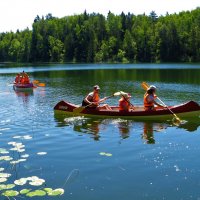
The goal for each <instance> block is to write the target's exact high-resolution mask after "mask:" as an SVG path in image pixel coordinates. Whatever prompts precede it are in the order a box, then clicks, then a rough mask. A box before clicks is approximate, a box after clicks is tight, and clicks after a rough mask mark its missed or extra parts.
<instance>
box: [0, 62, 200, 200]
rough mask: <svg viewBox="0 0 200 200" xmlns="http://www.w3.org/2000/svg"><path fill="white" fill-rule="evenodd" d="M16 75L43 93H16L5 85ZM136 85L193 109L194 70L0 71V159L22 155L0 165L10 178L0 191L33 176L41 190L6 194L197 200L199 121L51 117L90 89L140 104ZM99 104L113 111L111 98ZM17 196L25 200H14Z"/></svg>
mask: <svg viewBox="0 0 200 200" xmlns="http://www.w3.org/2000/svg"><path fill="white" fill-rule="evenodd" d="M22 70H25V71H26V72H28V73H29V75H30V78H31V79H32V80H39V81H40V82H41V83H45V84H46V87H38V88H36V89H34V91H33V93H31V94H30V93H29V94H25V93H16V92H15V91H14V90H13V88H12V85H11V83H12V82H13V80H14V76H15V74H16V73H18V72H21V71H22ZM142 81H146V82H148V83H149V84H154V85H156V86H157V87H158V95H159V97H160V98H161V99H162V100H163V101H164V102H165V103H166V104H167V105H174V104H179V103H183V102H186V101H188V100H194V101H197V102H198V103H200V98H199V97H200V65H153V64H151V65H148V64H146V65H119V64H118V65H103V64H102V65H98V66H97V65H52V66H48V65H46V66H43V65H40V66H26V67H23V68H22V67H16V66H12V65H9V66H4V65H2V66H0V102H1V103H0V109H1V116H0V141H1V143H0V152H1V153H0V157H1V156H10V157H12V158H13V160H18V159H19V158H22V157H23V156H24V155H28V156H29V157H28V158H26V159H27V160H26V161H22V162H20V163H18V164H14V165H13V164H10V161H3V160H0V169H1V168H4V170H3V172H4V173H10V174H11V176H10V177H9V178H8V180H7V181H6V182H2V183H0V184H8V183H13V182H14V181H15V180H17V179H20V178H24V177H30V176H37V177H39V178H41V179H44V180H45V184H44V185H42V186H31V185H29V184H28V183H27V184H25V185H22V186H15V187H14V188H13V190H17V191H20V190H21V189H25V188H26V189H33V190H36V189H42V188H43V187H50V188H53V189H56V188H64V190H65V193H64V195H62V196H55V197H49V196H45V197H34V199H36V200H41V199H60V200H66V199H73V200H102V199H115V200H121V199H123V200H130V199H137V200H143V199H144V200H147V199H149V200H152V199H155V200H160V199H166V200H168V199H170V200H173V199H174V200H177V199H183V200H186V199H195V200H197V199H198V200H199V199H200V189H199V188H200V162H199V157H200V145H199V141H200V128H199V125H200V120H199V118H198V119H195V120H192V121H189V122H187V123H186V124H183V125H180V126H179V127H177V126H174V125H173V124H172V123H171V122H163V123H156V122H155V123H148V122H134V121H132V120H124V119H90V118H83V117H59V116H54V112H53V107H54V106H55V104H56V103H57V102H59V101H60V100H62V99H64V100H68V101H71V102H73V103H76V104H80V103H81V101H82V98H83V97H84V96H85V94H87V93H88V92H89V91H91V89H92V86H93V85H95V84H99V85H100V87H101V96H102V97H104V96H109V95H111V94H113V93H114V92H117V91H125V92H130V93H131V94H132V103H133V104H141V102H142V99H143V93H144V91H143V89H142V88H141V86H140V84H141V82H142ZM107 103H108V104H110V105H117V104H118V98H117V97H114V98H111V99H109V100H107ZM10 142H18V143H20V142H21V143H22V144H23V145H25V147H24V148H23V149H24V150H25V151H24V152H16V151H12V150H10V149H11V148H12V147H13V146H12V145H11V144H10ZM5 150H7V151H8V152H7V153H5ZM38 153H41V154H42V155H40V154H38ZM0 173H2V172H0ZM0 178H1V177H0ZM1 192H2V191H0V193H1ZM21 197H22V198H24V199H29V198H28V197H25V196H24V195H20V196H17V197H15V199H21ZM0 199H2V200H3V199H7V198H5V197H3V196H1V195H0ZM11 199H12V198H11Z"/></svg>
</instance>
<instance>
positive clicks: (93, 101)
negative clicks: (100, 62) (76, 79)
mask: <svg viewBox="0 0 200 200" xmlns="http://www.w3.org/2000/svg"><path fill="white" fill-rule="evenodd" d="M99 90H100V87H99V86H98V85H95V86H94V87H93V92H90V93H89V94H88V95H87V96H86V97H85V98H84V99H83V101H82V106H87V107H88V108H94V109H100V108H103V109H106V110H112V109H111V108H110V106H109V105H108V104H103V105H102V106H100V103H101V102H103V101H105V100H106V97H105V98H103V99H100V97H99Z"/></svg>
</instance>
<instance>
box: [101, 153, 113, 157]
mask: <svg viewBox="0 0 200 200" xmlns="http://www.w3.org/2000/svg"><path fill="white" fill-rule="evenodd" d="M99 155H101V156H108V157H110V156H112V154H111V153H106V152H100V153H99Z"/></svg>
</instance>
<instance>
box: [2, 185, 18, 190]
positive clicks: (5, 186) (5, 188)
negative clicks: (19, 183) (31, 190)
mask: <svg viewBox="0 0 200 200" xmlns="http://www.w3.org/2000/svg"><path fill="white" fill-rule="evenodd" d="M14 187H15V184H7V185H5V184H1V185H0V191H1V190H9V189H12V188H14Z"/></svg>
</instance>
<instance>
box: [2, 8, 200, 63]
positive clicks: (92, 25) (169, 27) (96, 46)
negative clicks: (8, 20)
mask: <svg viewBox="0 0 200 200" xmlns="http://www.w3.org/2000/svg"><path fill="white" fill-rule="evenodd" d="M6 61H13V62H87V63H93V62H199V61H200V8H196V9H195V10H193V11H186V12H181V13H179V14H171V15H169V14H166V16H159V17H158V16H157V14H156V13H155V11H152V12H151V13H150V14H149V15H148V16H147V15H145V14H143V15H138V16H135V15H133V14H130V13H128V14H124V13H123V12H122V13H121V15H115V14H113V13H111V12H109V13H108V15H107V17H105V16H103V15H102V14H99V13H92V14H88V13H87V12H86V11H85V12H84V13H83V14H80V15H74V16H67V17H63V18H60V19H59V18H56V17H53V16H52V14H50V13H49V14H47V15H46V16H45V18H44V17H39V16H36V18H35V19H34V23H33V25H32V30H29V29H25V30H23V31H21V32H19V31H17V32H16V33H13V32H7V33H0V62H6Z"/></svg>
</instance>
